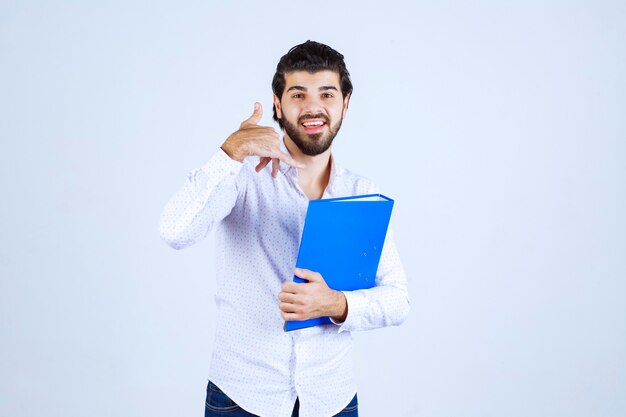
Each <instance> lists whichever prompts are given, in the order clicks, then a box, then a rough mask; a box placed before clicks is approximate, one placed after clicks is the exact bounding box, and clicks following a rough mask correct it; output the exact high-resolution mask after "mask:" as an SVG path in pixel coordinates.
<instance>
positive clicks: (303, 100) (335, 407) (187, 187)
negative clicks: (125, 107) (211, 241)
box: [159, 41, 410, 417]
mask: <svg viewBox="0 0 626 417" xmlns="http://www.w3.org/2000/svg"><path fill="white" fill-rule="evenodd" d="M272 89H273V92H274V95H273V100H274V120H276V121H277V122H278V123H279V125H280V127H281V128H282V130H283V133H284V135H283V140H282V141H281V140H280V136H279V134H278V133H277V132H276V131H275V130H274V129H273V128H271V127H266V126H259V125H258V122H259V121H260V120H261V115H262V108H261V105H260V104H259V103H255V106H254V112H253V113H252V115H251V116H250V117H249V118H248V119H247V120H245V121H244V122H243V123H241V126H240V128H239V130H237V131H236V132H234V133H233V134H231V135H230V136H229V137H228V138H227V139H226V141H225V142H224V143H223V145H222V146H221V148H220V149H218V150H216V152H215V153H214V154H213V156H212V157H211V158H210V159H209V160H208V162H206V163H205V164H204V165H203V166H202V167H201V168H199V169H195V170H193V171H192V172H191V173H190V174H189V176H188V178H187V181H186V182H185V184H184V186H183V187H182V189H180V190H179V191H178V192H177V193H176V194H175V195H174V196H173V197H172V198H171V199H170V201H169V202H168V203H167V205H166V206H165V208H164V210H163V213H162V215H161V219H160V225H159V231H160V234H161V236H162V238H163V239H164V240H165V241H166V242H167V243H168V244H169V245H170V246H172V247H173V248H175V249H182V248H184V247H187V246H190V245H192V244H194V243H196V242H198V241H199V240H201V239H202V238H204V237H205V236H206V234H207V233H208V231H209V230H211V229H214V230H215V232H216V240H217V242H216V247H217V258H216V259H217V276H216V279H217V290H216V294H215V300H216V303H217V311H218V320H217V330H216V338H215V348H214V352H213V357H212V361H211V369H210V378H209V383H208V386H207V399H206V408H205V416H217V415H223V414H221V413H222V412H224V411H228V412H229V413H228V415H229V416H254V415H258V416H263V417H273V416H277V417H289V416H298V415H299V416H301V417H326V416H333V415H341V416H357V415H358V404H357V402H358V400H357V396H356V386H355V381H354V375H353V371H352V356H351V347H352V337H351V333H350V332H351V331H358V330H369V329H374V328H379V327H383V326H390V325H399V324H400V323H402V322H403V321H404V319H405V318H406V316H407V314H408V312H409V309H410V305H409V297H408V292H407V282H406V277H405V273H404V270H403V267H402V264H401V262H400V259H399V257H398V254H397V252H396V249H395V245H394V242H393V239H392V237H391V231H389V233H388V235H387V237H386V240H385V244H384V247H383V252H382V255H381V260H380V264H379V268H378V272H377V276H376V284H377V285H376V286H375V287H373V288H371V289H366V290H357V291H335V290H332V289H330V288H329V287H328V286H327V285H326V283H325V281H324V277H323V276H321V275H320V274H318V273H317V272H315V271H309V270H300V269H295V270H294V265H295V263H296V258H297V255H298V247H299V243H300V236H301V234H302V229H303V225H304V218H305V215H306V210H307V205H308V202H309V200H311V199H320V198H331V197H342V196H349V195H359V194H371V193H377V192H378V190H377V188H376V187H375V186H374V185H373V183H372V182H371V181H369V180H367V179H366V178H363V177H360V176H357V175H355V174H353V173H351V172H349V171H347V170H345V169H343V168H341V167H339V166H338V165H337V164H336V162H335V159H334V156H333V155H332V154H331V145H332V142H333V139H334V138H335V136H336V135H337V133H338V132H339V129H340V127H341V123H342V121H343V119H344V118H345V115H346V111H347V109H348V103H349V101H350V96H351V94H352V83H351V81H350V76H349V73H348V70H347V69H346V66H345V63H344V59H343V55H341V54H339V53H338V52H337V51H335V50H333V49H332V48H330V47H328V46H326V45H323V44H320V43H317V42H312V41H307V42H305V43H303V44H301V45H297V46H295V47H294V48H292V49H291V50H290V51H289V52H288V53H287V54H286V55H285V56H283V57H282V58H281V60H280V62H279V63H278V66H277V69H276V74H275V75H274V79H273V82H272ZM293 274H295V275H297V276H298V277H301V278H303V279H305V280H307V281H308V282H306V283H295V282H293V281H292V279H291V278H292V277H293ZM321 316H329V317H331V321H332V324H330V325H322V326H314V327H311V328H306V329H301V330H296V331H292V332H285V331H283V324H284V321H285V320H305V319H309V318H314V317H321ZM338 413H339V414H338Z"/></svg>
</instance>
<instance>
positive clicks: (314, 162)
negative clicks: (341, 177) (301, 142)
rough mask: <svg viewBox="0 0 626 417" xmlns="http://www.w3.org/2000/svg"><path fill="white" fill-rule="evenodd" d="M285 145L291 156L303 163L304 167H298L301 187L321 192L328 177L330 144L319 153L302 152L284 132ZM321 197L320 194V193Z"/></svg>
mask: <svg viewBox="0 0 626 417" xmlns="http://www.w3.org/2000/svg"><path fill="white" fill-rule="evenodd" d="M285 146H286V147H287V149H288V150H289V153H290V154H291V157H292V158H293V159H295V160H296V161H298V162H301V163H303V164H304V165H305V166H306V168H298V182H299V183H300V186H301V187H302V188H307V189H311V188H315V189H318V190H321V193H322V194H323V192H324V190H325V189H326V186H327V185H328V181H329V179H330V153H331V149H332V146H331V147H330V148H328V149H327V150H326V151H324V152H323V153H321V154H319V155H315V156H311V155H306V154H304V153H302V151H301V150H300V148H298V146H297V145H296V144H295V143H294V142H293V141H292V140H291V138H290V137H289V136H288V135H287V134H285ZM320 198H321V194H320Z"/></svg>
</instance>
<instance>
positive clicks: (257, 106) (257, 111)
mask: <svg viewBox="0 0 626 417" xmlns="http://www.w3.org/2000/svg"><path fill="white" fill-rule="evenodd" d="M262 116H263V107H262V106H261V103H258V102H256V103H254V111H253V112H252V116H250V117H248V118H247V119H246V120H244V121H243V122H241V126H242V127H243V126H246V125H255V124H257V123H259V122H260V121H261V117H262Z"/></svg>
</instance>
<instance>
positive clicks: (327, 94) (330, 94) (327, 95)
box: [322, 93, 334, 98]
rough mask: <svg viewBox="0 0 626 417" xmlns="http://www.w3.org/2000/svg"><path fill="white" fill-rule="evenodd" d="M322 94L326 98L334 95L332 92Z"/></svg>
mask: <svg viewBox="0 0 626 417" xmlns="http://www.w3.org/2000/svg"><path fill="white" fill-rule="evenodd" d="M322 96H323V97H324V98H333V97H334V96H333V94H332V93H324V94H322Z"/></svg>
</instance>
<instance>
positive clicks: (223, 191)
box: [159, 148, 243, 249]
mask: <svg viewBox="0 0 626 417" xmlns="http://www.w3.org/2000/svg"><path fill="white" fill-rule="evenodd" d="M242 167H243V163H241V162H238V161H235V160H233V159H231V158H230V157H229V156H228V155H227V154H226V152H224V151H223V150H222V149H221V148H220V149H219V150H218V151H217V152H216V153H215V154H214V155H213V156H212V157H211V158H210V159H209V160H208V161H207V162H206V163H205V164H204V165H202V167H201V168H198V169H194V170H193V171H191V172H190V173H189V175H188V176H187V179H186V181H185V183H184V185H183V187H182V188H181V189H179V190H178V191H177V192H176V193H175V194H174V196H172V197H171V198H170V200H169V201H168V202H167V204H166V205H165V207H164V209H163V211H162V213H161V216H160V219H159V234H160V236H161V238H162V239H163V240H164V241H165V242H166V243H167V244H168V245H169V246H171V247H172V248H174V249H183V248H186V247H187V246H191V245H193V244H194V243H196V242H198V241H200V240H202V239H203V238H204V237H205V236H206V235H207V233H208V232H209V230H211V228H212V227H213V226H214V225H215V224H216V223H218V222H219V221H221V220H222V219H223V218H224V217H226V216H227V215H228V214H229V213H230V212H231V210H232V209H233V207H234V206H235V203H236V202H237V196H238V182H237V178H238V176H239V175H238V174H239V173H240V171H241V169H242Z"/></svg>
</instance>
